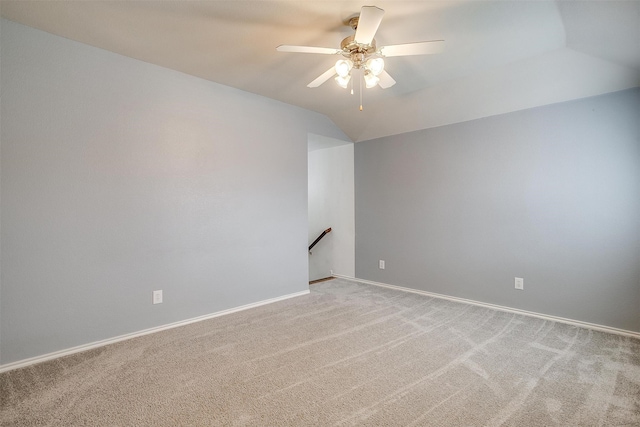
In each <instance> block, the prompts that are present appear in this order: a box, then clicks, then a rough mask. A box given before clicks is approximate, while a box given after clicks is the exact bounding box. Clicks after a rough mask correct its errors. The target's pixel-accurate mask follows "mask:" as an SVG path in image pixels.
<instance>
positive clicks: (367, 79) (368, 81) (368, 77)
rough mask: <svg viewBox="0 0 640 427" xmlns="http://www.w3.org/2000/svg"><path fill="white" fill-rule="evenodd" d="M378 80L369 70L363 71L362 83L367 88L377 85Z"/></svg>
mask: <svg viewBox="0 0 640 427" xmlns="http://www.w3.org/2000/svg"><path fill="white" fill-rule="evenodd" d="M379 81H380V78H379V77H378V76H375V75H374V74H373V73H372V72H371V71H367V72H366V73H364V84H365V85H366V86H367V89H371V88H372V87H374V86H375V85H377V84H378V82H379Z"/></svg>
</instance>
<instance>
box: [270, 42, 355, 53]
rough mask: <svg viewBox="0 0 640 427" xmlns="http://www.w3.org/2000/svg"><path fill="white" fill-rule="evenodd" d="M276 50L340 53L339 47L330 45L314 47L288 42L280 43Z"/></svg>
mask: <svg viewBox="0 0 640 427" xmlns="http://www.w3.org/2000/svg"><path fill="white" fill-rule="evenodd" d="M276 50H277V51H278V52H292V53H322V54H325V55H336V54H338V53H342V51H341V50H340V49H335V48H331V47H314V46H291V45H288V44H281V45H280V46H278V47H277V48H276Z"/></svg>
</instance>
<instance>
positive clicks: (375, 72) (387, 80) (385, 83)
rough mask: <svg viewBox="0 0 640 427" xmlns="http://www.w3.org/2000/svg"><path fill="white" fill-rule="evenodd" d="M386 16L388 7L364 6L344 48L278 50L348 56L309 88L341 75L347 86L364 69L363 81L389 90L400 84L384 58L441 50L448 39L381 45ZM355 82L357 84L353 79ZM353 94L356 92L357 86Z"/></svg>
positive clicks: (339, 80)
mask: <svg viewBox="0 0 640 427" xmlns="http://www.w3.org/2000/svg"><path fill="white" fill-rule="evenodd" d="M383 15H384V10H383V9H380V8H379V7H375V6H363V7H362V9H361V10H360V15H359V16H356V17H354V18H351V19H350V20H349V26H351V28H353V29H354V30H355V34H354V35H351V36H349V37H347V38H345V39H344V40H342V42H341V43H340V49H335V48H329V47H313V46H292V45H280V46H278V47H277V48H276V50H277V51H279V52H293V53H320V54H325V55H342V56H343V57H345V58H346V59H339V60H338V61H337V62H336V65H335V66H333V67H331V68H330V69H328V70H327V71H325V72H324V73H322V74H321V75H320V76H319V77H318V78H317V79H315V80H314V81H312V82H311V83H309V84H308V85H307V87H310V88H315V87H318V86H320V85H321V84H323V83H324V82H326V81H327V80H329V79H330V78H331V77H334V76H336V75H337V76H336V77H335V81H336V83H338V85H339V86H341V87H343V88H345V89H346V88H347V87H348V84H349V81H351V74H352V71H353V70H360V71H361V73H362V76H363V79H362V80H364V83H365V85H366V87H367V88H372V87H375V86H376V85H378V86H380V87H381V88H383V89H386V88H389V87H391V86H393V85H394V84H396V81H395V80H394V79H393V77H391V76H390V75H389V73H387V72H386V71H385V69H384V59H383V58H387V57H392V56H408V55H427V54H433V53H440V52H441V51H442V49H443V47H444V40H431V41H422V42H414V43H405V44H395V45H389V46H383V47H380V48H378V47H377V46H376V41H375V39H374V38H373V37H374V36H375V34H376V31H378V27H379V26H380V22H382V17H383ZM362 80H360V82H362ZM351 83H352V84H353V81H351ZM351 93H353V86H352V89H351ZM361 93H362V91H361ZM360 110H362V105H360Z"/></svg>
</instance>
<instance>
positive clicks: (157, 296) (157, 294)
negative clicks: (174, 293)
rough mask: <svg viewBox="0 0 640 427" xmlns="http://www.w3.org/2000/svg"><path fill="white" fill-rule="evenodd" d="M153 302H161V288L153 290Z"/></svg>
mask: <svg viewBox="0 0 640 427" xmlns="http://www.w3.org/2000/svg"><path fill="white" fill-rule="evenodd" d="M153 303H154V304H161V303H162V290H160V291H153Z"/></svg>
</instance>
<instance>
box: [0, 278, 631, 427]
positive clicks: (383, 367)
mask: <svg viewBox="0 0 640 427" xmlns="http://www.w3.org/2000/svg"><path fill="white" fill-rule="evenodd" d="M0 387H1V388H0V390H1V401H0V404H1V408H0V421H1V424H2V426H85V425H86V426H211V425H229V426H232V425H239V426H242V425H256V426H305V425H320V426H331V425H372V426H404V425H422V426H456V427H457V426H484V425H487V426H497V425H505V426H553V425H558V426H604V425H606V426H639V425H640V340H635V339H631V338H627V337H622V336H617V335H610V334H606V333H601V332H595V331H591V330H587V329H581V328H576V327H573V326H568V325H564V324H559V323H554V322H550V321H544V320H541V319H536V318H530V317H525V316H522V315H515V314H510V313H504V312H499V311H493V310H490V309H486V308H481V307H476V306H471V305H465V304H459V303H454V302H450V301H446V300H438V299H432V298H428V297H424V296H421V295H416V294H412V293H404V292H400V291H395V290H389V289H385V288H379V287H374V286H370V285H365V284H359V283H355V282H349V281H345V280H332V281H328V282H323V283H320V284H317V285H313V286H312V287H311V294H310V295H308V296H302V297H297V298H293V299H290V300H286V301H282V302H278V303H274V304H271V305H268V306H263V307H259V308H255V309H251V310H247V311H244V312H240V313H236V314H232V315H228V316H224V317H219V318H215V319H212V320H208V321H203V322H200V323H195V324H192V325H189V326H184V327H181V328H176V329H172V330H169V331H164V332H160V333H157V334H153V335H148V336H145V337H141V338H137V339H133V340H129V341H125V342H121V343H118V344H113V345H110V346H106V347H103V348H100V349H97V350H93V351H88V352H85V353H81V354H77V355H73V356H68V357H65V358H61V359H58V360H55V361H51V362H46V363H42V364H40V365H36V366H32V367H29V368H25V369H20V370H15V371H10V372H7V373H4V374H1V375H0Z"/></svg>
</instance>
